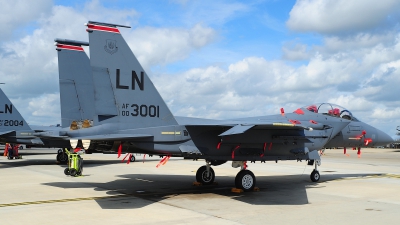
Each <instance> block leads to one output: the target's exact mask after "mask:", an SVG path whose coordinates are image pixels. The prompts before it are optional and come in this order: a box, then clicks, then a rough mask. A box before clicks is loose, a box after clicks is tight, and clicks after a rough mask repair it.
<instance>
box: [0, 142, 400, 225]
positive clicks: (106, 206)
mask: <svg viewBox="0 0 400 225" xmlns="http://www.w3.org/2000/svg"><path fill="white" fill-rule="evenodd" d="M21 152H22V154H23V159H19V160H7V158H6V157H3V156H1V157H0V187H1V191H0V224H40V225H45V224H69V225H71V224H93V225H94V224H96V225H97V224H113V225H114V224H163V225H166V224H202V225H203V224H307V225H310V224H400V194H399V192H400V150H395V149H363V151H362V156H361V158H357V154H356V151H352V150H347V152H348V153H349V156H345V155H344V154H343V150H329V149H328V150H326V151H325V155H323V156H322V165H321V167H319V171H320V174H321V180H320V181H319V182H318V183H313V182H311V180H310V177H309V176H310V173H311V171H312V170H313V167H312V166H307V165H306V162H304V161H303V162H294V161H279V162H278V163H275V162H266V163H260V162H257V163H249V164H248V165H249V167H248V169H250V170H251V171H253V173H254V174H255V175H256V179H257V185H256V186H257V187H259V188H260V191H258V192H249V193H240V194H238V193H232V192H231V188H232V187H234V179H235V176H236V173H237V172H238V169H235V168H232V167H231V163H230V162H228V163H226V164H223V165H221V166H215V167H213V169H214V171H215V173H216V179H215V181H216V182H217V183H218V184H215V185H211V186H192V183H193V181H195V173H196V170H197V169H198V168H199V167H200V166H202V165H204V161H191V160H184V159H182V158H171V159H170V160H169V161H168V162H167V163H166V164H165V165H163V166H160V167H159V168H156V165H157V164H158V162H159V161H160V158H159V157H158V156H153V157H148V156H146V159H145V160H143V155H141V156H139V155H138V156H136V157H137V158H136V162H134V163H130V164H126V163H121V159H117V156H116V155H104V154H90V155H83V156H82V157H83V158H84V170H83V176H81V177H71V176H65V175H64V173H63V171H64V168H65V167H66V165H59V164H56V162H55V157H56V154H55V153H56V149H29V150H23V151H21ZM0 153H2V151H1V150H0ZM1 155H2V154H1ZM143 162H144V163H143Z"/></svg>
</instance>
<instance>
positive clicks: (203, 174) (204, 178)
mask: <svg viewBox="0 0 400 225" xmlns="http://www.w3.org/2000/svg"><path fill="white" fill-rule="evenodd" d="M214 179H215V173H214V170H213V169H212V168H211V167H210V172H209V173H208V172H207V166H202V167H200V168H199V169H198V170H197V172H196V180H197V182H199V183H202V184H203V185H209V184H212V183H213V182H214Z"/></svg>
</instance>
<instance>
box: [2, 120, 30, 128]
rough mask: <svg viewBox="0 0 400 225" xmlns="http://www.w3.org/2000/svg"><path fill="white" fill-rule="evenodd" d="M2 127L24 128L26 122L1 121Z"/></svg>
mask: <svg viewBox="0 0 400 225" xmlns="http://www.w3.org/2000/svg"><path fill="white" fill-rule="evenodd" d="M0 126H4V127H18V126H21V127H23V126H24V122H23V121H22V120H0Z"/></svg>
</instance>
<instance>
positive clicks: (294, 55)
mask: <svg viewBox="0 0 400 225" xmlns="http://www.w3.org/2000/svg"><path fill="white" fill-rule="evenodd" d="M282 52H283V56H282V58H283V59H286V60H293V61H296V60H308V59H310V56H311V55H310V52H309V51H307V45H305V44H300V43H297V44H292V43H287V44H285V45H283V47H282Z"/></svg>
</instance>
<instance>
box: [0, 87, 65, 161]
mask: <svg viewBox="0 0 400 225" xmlns="http://www.w3.org/2000/svg"><path fill="white" fill-rule="evenodd" d="M0 105H2V106H3V107H4V108H3V109H2V110H0V142H2V143H6V142H7V143H13V144H25V145H27V146H41V147H56V148H66V147H69V142H68V141H65V140H54V139H46V138H38V137H36V136H35V135H34V134H35V133H37V132H44V131H46V132H50V131H53V132H59V130H60V129H61V128H60V127H51V126H29V125H28V123H27V122H26V121H25V119H24V118H23V117H22V116H21V114H20V113H19V112H18V110H17V109H16V108H15V106H14V105H13V104H12V103H11V101H10V100H9V99H8V97H7V96H6V95H5V94H4V92H3V90H1V89H0ZM59 153H60V152H59ZM60 157H61V156H60V154H58V155H57V159H58V161H61V162H66V160H67V159H66V158H63V157H61V158H60Z"/></svg>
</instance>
